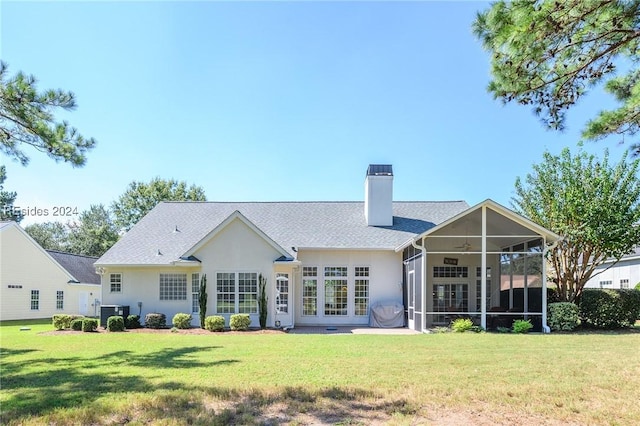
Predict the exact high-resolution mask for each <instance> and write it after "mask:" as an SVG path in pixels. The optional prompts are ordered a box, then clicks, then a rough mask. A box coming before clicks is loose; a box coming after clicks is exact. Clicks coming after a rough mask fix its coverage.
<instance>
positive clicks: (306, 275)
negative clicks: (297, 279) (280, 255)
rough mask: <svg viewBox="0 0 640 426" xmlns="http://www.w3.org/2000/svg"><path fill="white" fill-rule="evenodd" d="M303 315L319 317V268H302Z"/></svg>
mask: <svg viewBox="0 0 640 426" xmlns="http://www.w3.org/2000/svg"><path fill="white" fill-rule="evenodd" d="M302 315H304V316H316V315H318V267H317V266H303V267H302Z"/></svg>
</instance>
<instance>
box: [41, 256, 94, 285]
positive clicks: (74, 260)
mask: <svg viewBox="0 0 640 426" xmlns="http://www.w3.org/2000/svg"><path fill="white" fill-rule="evenodd" d="M46 252H47V253H49V255H50V256H51V257H52V258H53V259H55V260H56V262H58V263H59V264H60V265H61V266H62V267H63V268H64V269H65V270H67V271H68V272H69V273H70V274H71V275H73V277H74V279H75V281H77V282H78V283H83V284H100V275H98V274H97V273H96V270H95V268H94V266H93V264H94V262H95V261H96V260H98V258H97V257H93V256H84V255H80V254H73V253H65V252H62V251H56V250H46Z"/></svg>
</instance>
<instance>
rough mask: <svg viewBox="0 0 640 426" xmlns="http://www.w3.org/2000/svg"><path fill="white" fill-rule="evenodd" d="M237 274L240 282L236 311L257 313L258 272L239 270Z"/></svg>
mask: <svg viewBox="0 0 640 426" xmlns="http://www.w3.org/2000/svg"><path fill="white" fill-rule="evenodd" d="M236 275H237V283H238V297H237V298H236V300H237V305H236V312H237V313H239V314H257V313H258V274H257V273H256V272H237V273H236ZM243 290H244V291H243Z"/></svg>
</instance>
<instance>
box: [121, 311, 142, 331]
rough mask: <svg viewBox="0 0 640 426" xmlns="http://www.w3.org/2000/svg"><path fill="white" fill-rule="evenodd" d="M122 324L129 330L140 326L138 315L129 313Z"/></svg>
mask: <svg viewBox="0 0 640 426" xmlns="http://www.w3.org/2000/svg"><path fill="white" fill-rule="evenodd" d="M124 326H125V328H128V329H130V330H132V329H134V328H140V327H142V326H141V325H140V315H129V316H128V317H127V319H126V320H125V321H124Z"/></svg>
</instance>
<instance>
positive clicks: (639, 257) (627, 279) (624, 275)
mask: <svg viewBox="0 0 640 426" xmlns="http://www.w3.org/2000/svg"><path fill="white" fill-rule="evenodd" d="M611 264H612V261H608V262H605V263H603V264H602V265H600V266H598V267H597V268H596V269H595V270H594V272H593V274H592V277H591V279H589V281H587V284H586V285H585V288H635V286H636V285H637V284H638V283H640V247H636V248H635V250H634V251H633V252H631V253H629V254H628V255H626V256H624V257H623V258H622V259H620V261H619V262H618V263H616V264H614V265H611ZM596 274H597V275H596Z"/></svg>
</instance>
